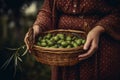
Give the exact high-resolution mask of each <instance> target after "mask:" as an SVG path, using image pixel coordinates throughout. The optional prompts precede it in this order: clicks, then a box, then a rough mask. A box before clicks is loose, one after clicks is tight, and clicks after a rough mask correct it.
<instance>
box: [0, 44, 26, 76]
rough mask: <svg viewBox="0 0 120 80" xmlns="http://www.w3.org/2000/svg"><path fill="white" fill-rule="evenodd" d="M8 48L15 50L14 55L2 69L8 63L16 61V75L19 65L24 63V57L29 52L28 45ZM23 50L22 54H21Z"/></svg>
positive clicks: (3, 67)
mask: <svg viewBox="0 0 120 80" xmlns="http://www.w3.org/2000/svg"><path fill="white" fill-rule="evenodd" d="M6 49H7V50H10V51H13V53H12V55H11V56H10V57H9V58H8V59H7V60H6V61H5V63H4V64H3V65H2V66H1V69H3V70H5V69H6V68H7V67H8V65H9V64H10V63H11V62H12V61H13V62H14V76H15V74H16V69H17V66H18V65H20V64H19V63H22V62H23V61H22V57H23V56H25V55H26V54H27V52H28V50H27V48H26V45H22V46H20V47H18V48H6ZM21 51H22V54H21Z"/></svg>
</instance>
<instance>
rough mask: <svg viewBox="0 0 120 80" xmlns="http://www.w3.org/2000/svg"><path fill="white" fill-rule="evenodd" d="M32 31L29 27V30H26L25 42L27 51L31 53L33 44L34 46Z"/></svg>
mask: <svg viewBox="0 0 120 80" xmlns="http://www.w3.org/2000/svg"><path fill="white" fill-rule="evenodd" d="M33 35H34V30H33V28H32V27H31V28H29V30H28V37H27V38H26V42H27V44H28V46H29V50H30V51H31V50H32V48H33V44H34V36H33Z"/></svg>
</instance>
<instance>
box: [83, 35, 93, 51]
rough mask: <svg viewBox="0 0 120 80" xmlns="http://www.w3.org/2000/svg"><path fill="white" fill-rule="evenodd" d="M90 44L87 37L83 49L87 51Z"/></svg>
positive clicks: (90, 40)
mask: <svg viewBox="0 0 120 80" xmlns="http://www.w3.org/2000/svg"><path fill="white" fill-rule="evenodd" d="M91 42H92V38H90V37H89V36H88V37H87V40H86V43H85V44H84V47H83V49H84V50H87V49H88V48H89V47H90V44H91Z"/></svg>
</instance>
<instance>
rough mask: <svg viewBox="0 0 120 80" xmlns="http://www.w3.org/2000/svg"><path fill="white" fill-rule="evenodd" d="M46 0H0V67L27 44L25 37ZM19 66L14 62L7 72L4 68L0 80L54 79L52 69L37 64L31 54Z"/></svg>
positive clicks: (0, 71) (0, 70)
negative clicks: (14, 52)
mask: <svg viewBox="0 0 120 80" xmlns="http://www.w3.org/2000/svg"><path fill="white" fill-rule="evenodd" d="M43 1H44V0H0V67H1V66H2V65H3V63H5V61H6V60H7V59H8V58H10V56H11V55H12V54H13V51H10V50H7V49H6V48H8V47H10V48H16V47H20V46H22V45H24V36H25V34H26V32H27V30H28V28H29V27H31V26H32V24H33V22H34V21H35V19H36V15H37V12H38V10H39V9H40V8H41V6H42V4H43ZM22 60H23V62H19V63H20V64H21V65H18V66H17V71H16V75H14V72H15V70H14V61H13V60H12V61H11V62H10V64H9V65H8V67H7V68H6V69H3V68H2V69H0V80H50V66H47V65H43V64H41V63H38V62H36V60H35V59H34V58H33V57H32V56H31V55H30V54H27V55H25V56H24V57H22Z"/></svg>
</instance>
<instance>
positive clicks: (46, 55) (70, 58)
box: [30, 29, 86, 66]
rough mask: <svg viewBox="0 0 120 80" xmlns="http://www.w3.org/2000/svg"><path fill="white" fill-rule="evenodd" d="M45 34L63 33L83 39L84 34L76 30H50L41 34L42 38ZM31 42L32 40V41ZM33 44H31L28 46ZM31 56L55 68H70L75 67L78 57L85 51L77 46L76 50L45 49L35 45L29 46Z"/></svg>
mask: <svg viewBox="0 0 120 80" xmlns="http://www.w3.org/2000/svg"><path fill="white" fill-rule="evenodd" d="M47 33H52V34H56V33H64V34H68V35H76V34H77V35H80V36H81V37H82V38H85V36H86V34H85V32H82V31H77V30H63V29H59V30H51V31H47V32H44V33H42V34H41V36H44V35H45V34H47ZM32 40H33V39H32ZM31 44H33V43H32V42H31V43H30V45H31ZM31 51H32V54H33V55H34V56H35V58H36V60H37V61H39V62H41V63H44V64H48V65H55V66H71V65H75V64H77V63H78V62H79V60H78V55H80V54H83V53H84V52H85V51H84V50H83V46H79V47H76V48H46V47H40V46H37V45H35V44H33V45H32V46H31Z"/></svg>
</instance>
